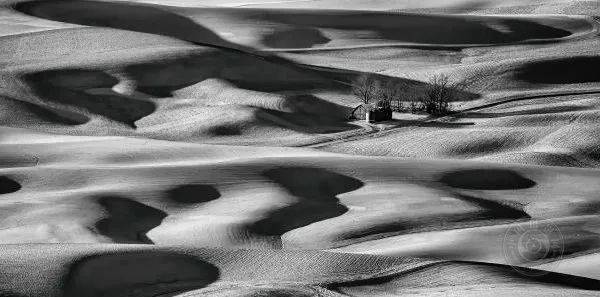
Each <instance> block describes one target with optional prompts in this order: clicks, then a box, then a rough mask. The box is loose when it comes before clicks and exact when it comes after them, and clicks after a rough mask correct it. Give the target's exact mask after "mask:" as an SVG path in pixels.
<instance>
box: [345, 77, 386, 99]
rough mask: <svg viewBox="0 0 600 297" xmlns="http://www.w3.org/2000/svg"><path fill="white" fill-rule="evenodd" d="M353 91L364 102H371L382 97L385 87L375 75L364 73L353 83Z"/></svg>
mask: <svg viewBox="0 0 600 297" xmlns="http://www.w3.org/2000/svg"><path fill="white" fill-rule="evenodd" d="M352 92H353V93H354V95H355V96H356V97H357V98H358V99H360V100H361V101H362V102H363V103H364V104H369V103H373V102H375V101H377V100H379V99H380V98H381V94H382V92H383V87H382V86H381V82H380V81H379V80H378V79H377V78H375V77H374V76H372V75H368V74H363V75H361V76H359V77H358V78H357V79H356V80H355V81H354V82H353V83H352Z"/></svg>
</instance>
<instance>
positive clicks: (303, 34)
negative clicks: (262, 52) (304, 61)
mask: <svg viewBox="0 0 600 297" xmlns="http://www.w3.org/2000/svg"><path fill="white" fill-rule="evenodd" d="M329 41H331V39H329V38H327V37H325V35H323V33H322V32H321V31H319V29H315V28H310V27H304V28H288V29H284V30H277V31H275V32H273V33H271V34H269V35H266V36H264V37H263V39H262V43H263V44H264V45H266V46H267V47H270V48H281V49H284V48H311V47H313V46H315V45H319V44H325V43H328V42H329Z"/></svg>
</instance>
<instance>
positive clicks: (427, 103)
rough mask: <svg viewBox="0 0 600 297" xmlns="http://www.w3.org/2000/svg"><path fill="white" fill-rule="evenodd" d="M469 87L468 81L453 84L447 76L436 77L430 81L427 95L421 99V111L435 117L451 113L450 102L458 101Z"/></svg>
mask: <svg viewBox="0 0 600 297" xmlns="http://www.w3.org/2000/svg"><path fill="white" fill-rule="evenodd" d="M468 85H469V82H468V81H466V80H459V81H456V82H452V81H451V80H450V77H449V76H448V75H446V74H439V75H434V76H432V77H431V78H430V79H429V85H428V86H427V89H426V91H425V95H424V96H422V97H421V98H420V106H419V109H421V110H423V111H425V112H427V113H429V114H433V115H444V114H448V113H450V112H451V106H450V102H452V101H456V100H458V99H460V98H459V96H460V93H461V92H463V91H464V90H465V89H466V88H467V87H468Z"/></svg>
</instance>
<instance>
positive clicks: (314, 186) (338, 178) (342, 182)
mask: <svg viewBox="0 0 600 297" xmlns="http://www.w3.org/2000/svg"><path fill="white" fill-rule="evenodd" d="M263 174H264V176H265V177H267V178H269V179H270V180H272V181H273V182H275V183H277V184H279V185H280V186H281V187H283V188H284V189H285V190H287V192H288V193H289V194H290V195H292V196H293V197H294V201H292V202H290V204H289V205H288V206H285V207H282V208H279V209H275V210H272V211H270V212H269V213H267V214H266V215H265V218H264V219H261V220H259V221H257V222H255V223H253V224H251V225H250V226H248V227H247V229H248V231H250V232H252V233H255V234H260V235H266V236H281V235H283V234H284V233H286V232H288V231H290V230H293V229H296V228H300V227H304V226H307V225H310V224H312V223H315V222H319V221H323V220H326V219H330V218H334V217H337V216H340V215H342V214H344V213H346V212H347V211H348V208H346V206H344V205H342V204H340V203H339V199H338V198H337V197H336V196H337V195H339V194H342V193H346V192H351V191H354V190H357V189H359V188H361V187H362V186H363V183H362V182H361V181H360V180H358V179H355V178H352V177H349V176H346V175H342V174H338V173H335V172H331V171H329V170H326V169H321V168H313V167H280V168H275V169H270V170H267V171H265V172H264V173H263Z"/></svg>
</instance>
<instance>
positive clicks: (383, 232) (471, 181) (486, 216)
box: [339, 169, 536, 240]
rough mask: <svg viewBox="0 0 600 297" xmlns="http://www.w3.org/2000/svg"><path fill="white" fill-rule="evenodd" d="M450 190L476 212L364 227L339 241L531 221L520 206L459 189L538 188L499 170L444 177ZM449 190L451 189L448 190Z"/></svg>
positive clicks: (443, 180) (403, 218) (399, 219)
mask: <svg viewBox="0 0 600 297" xmlns="http://www.w3.org/2000/svg"><path fill="white" fill-rule="evenodd" d="M439 182H440V183H442V184H444V185H445V186H447V187H442V188H440V190H441V191H443V192H445V193H447V194H446V195H448V196H450V197H453V198H456V199H458V200H461V201H463V202H466V203H468V204H471V205H473V206H475V207H476V209H473V210H469V211H464V212H462V213H453V214H436V213H433V214H427V215H422V216H419V217H413V216H410V217H398V218H395V219H394V220H390V221H388V222H385V223H379V224H374V225H370V226H368V225H367V226H364V228H363V229H359V230H354V231H351V232H344V233H342V234H340V236H339V239H341V240H349V239H358V238H360V239H362V240H366V239H368V238H371V237H372V238H379V237H386V236H392V235H400V234H407V233H414V232H420V231H427V230H440V229H442V230H443V229H448V228H455V227H453V226H461V225H462V226H464V225H465V224H467V225H469V224H474V223H475V224H476V222H478V221H479V222H481V221H490V220H502V221H505V220H511V221H512V220H518V219H530V218H531V217H530V216H529V214H528V213H527V212H526V211H525V210H524V209H523V207H522V206H521V205H515V204H514V203H509V202H506V201H495V200H493V199H487V198H481V197H477V196H475V195H473V194H465V193H461V192H459V191H456V190H454V189H451V188H456V189H469V190H514V189H525V188H531V187H533V186H535V185H536V183H535V182H534V181H532V180H529V179H527V178H525V177H522V176H521V175H519V174H518V173H516V172H513V171H510V170H500V169H481V170H477V169H474V170H462V171H454V172H449V173H445V174H443V175H442V177H441V178H440V180H439ZM448 187H450V189H449V188H448Z"/></svg>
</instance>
